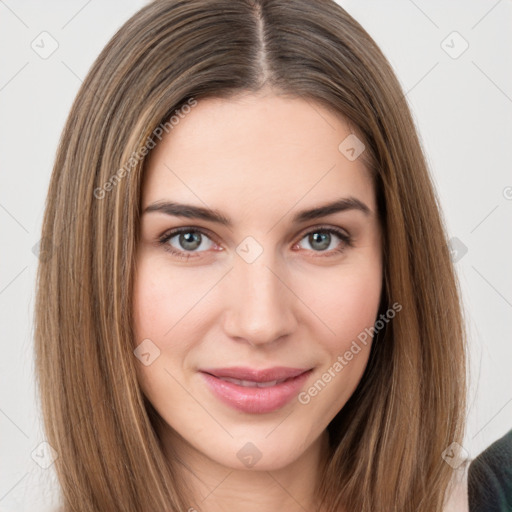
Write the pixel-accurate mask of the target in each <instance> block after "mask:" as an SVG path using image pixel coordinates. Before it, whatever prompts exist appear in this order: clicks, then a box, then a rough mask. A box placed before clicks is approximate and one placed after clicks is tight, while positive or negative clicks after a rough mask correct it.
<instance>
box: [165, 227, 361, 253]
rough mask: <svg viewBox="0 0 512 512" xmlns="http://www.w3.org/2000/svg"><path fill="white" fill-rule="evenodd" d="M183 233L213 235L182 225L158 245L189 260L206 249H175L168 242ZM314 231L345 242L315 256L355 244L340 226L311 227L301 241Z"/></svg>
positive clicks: (166, 233)
mask: <svg viewBox="0 0 512 512" xmlns="http://www.w3.org/2000/svg"><path fill="white" fill-rule="evenodd" d="M181 233H201V234H202V235H204V236H206V237H207V238H209V239H210V240H211V237H210V236H209V235H208V233H207V232H206V231H205V230H203V229H200V228H192V227H182V228H176V229H173V230H171V231H167V232H165V233H164V234H163V235H162V236H160V237H159V238H158V241H157V243H158V245H160V246H163V249H164V250H165V251H167V252H170V253H171V254H173V255H174V256H178V257H181V258H185V259H187V260H189V259H190V258H191V257H192V258H195V257H196V256H192V254H194V252H199V253H201V252H204V251H177V250H176V249H174V248H173V247H171V246H170V245H169V244H168V243H167V242H168V241H169V240H171V239H172V238H174V237H175V236H176V235H179V234H181ZM312 233H329V234H334V235H336V236H337V237H338V238H340V240H342V242H343V243H342V246H341V247H338V248H336V249H331V250H330V251H327V252H325V251H313V252H319V253H320V254H318V256H315V257H320V258H329V257H332V256H336V255H337V254H341V253H343V252H344V251H345V249H346V248H347V247H352V246H353V240H352V237H351V236H350V235H348V234H347V233H345V232H344V231H342V230H340V229H338V228H333V227H331V226H318V227H315V228H314V229H311V230H309V231H307V232H305V233H304V234H303V235H302V236H301V238H300V239H299V242H300V241H302V240H303V239H304V238H305V237H306V236H307V235H310V234H312ZM213 241H214V240H213ZM214 243H216V242H215V241H214ZM322 253H324V254H322ZM185 255H186V256H185Z"/></svg>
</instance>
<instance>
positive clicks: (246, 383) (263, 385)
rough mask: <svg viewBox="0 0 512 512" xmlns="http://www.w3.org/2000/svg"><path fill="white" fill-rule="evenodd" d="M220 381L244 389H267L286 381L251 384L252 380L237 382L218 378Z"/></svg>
mask: <svg viewBox="0 0 512 512" xmlns="http://www.w3.org/2000/svg"><path fill="white" fill-rule="evenodd" d="M219 379H220V380H225V381H226V382H231V383H233V384H237V385H238V386H244V387H246V388H268V387H270V386H275V385H276V384H280V383H281V382H284V381H285V380H286V379H281V380H271V381H269V382H253V381H252V380H238V379H232V378H230V377H219Z"/></svg>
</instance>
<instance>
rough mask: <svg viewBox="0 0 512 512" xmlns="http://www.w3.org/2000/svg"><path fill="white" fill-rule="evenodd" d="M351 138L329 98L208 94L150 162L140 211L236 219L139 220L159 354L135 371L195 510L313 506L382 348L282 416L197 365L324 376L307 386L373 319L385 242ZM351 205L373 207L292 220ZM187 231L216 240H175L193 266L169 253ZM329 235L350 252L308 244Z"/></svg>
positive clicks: (140, 268) (141, 314) (148, 318)
mask: <svg viewBox="0 0 512 512" xmlns="http://www.w3.org/2000/svg"><path fill="white" fill-rule="evenodd" d="M350 133H351V131H350V129H349V126H348V125H347V124H346V122H345V121H344V120H343V118H341V117H340V116H339V115H335V114H334V113H333V112H330V111H329V110H327V109H325V108H324V107H322V106H321V105H319V104H317V103H314V102H312V101H310V100H307V101H306V100H304V99H299V98H294V99H292V98H286V97H283V96H281V95H279V94H276V93H272V92H269V91H265V93H260V94H257V95H254V94H242V95H238V96H237V97H234V98H230V99H229V100H226V99H217V98H216V99H204V100H199V101H198V104H197V106H195V107H194V108H193V109H191V111H190V113H188V114H187V115H186V116H183V118H182V119H180V121H179V124H178V125H176V126H174V128H173V130H172V131H170V133H168V134H167V135H165V136H164V137H163V139H162V141H161V142H160V143H159V144H158V145H157V146H156V148H155V149H153V150H152V152H151V154H150V155H149V160H148V162H147V170H146V174H145V177H144V182H143V191H142V211H143V212H144V210H145V209H146V207H147V206H148V205H151V204H153V203H155V202H158V201H171V200H172V201H176V202H180V203H187V204H192V205H196V206H203V207H205V206H207V207H209V208H212V209H216V210H219V211H220V212H222V213H223V214H224V215H225V216H227V217H229V218H230V219H231V220H232V222H233V227H232V228H228V227H226V226H222V225H218V224H215V223H213V222H210V221H205V220H201V219H187V218H178V217H174V216H170V215H167V214H165V213H162V212H147V213H143V214H142V217H141V228H140V241H139V246H138V253H137V266H136V278H135V287H134V323H135V325H134V328H135V333H136V340H135V346H137V345H138V344H139V343H140V342H141V341H142V340H144V339H150V340H151V342H152V343H153V344H154V346H156V347H158V349H159V350H160V354H159V355H158V356H157V357H156V358H155V359H154V360H153V361H152V362H151V364H149V365H148V366H145V365H143V364H138V365H137V367H138V370H137V371H138V378H139V382H140V385H141V388H142V390H143V392H144V394H145V395H146V396H147V397H148V399H149V400H150V402H151V403H152V404H153V406H154V407H155V409H156V410H157V411H158V413H159V415H160V416H161V417H162V418H163V420H164V426H163V427H162V428H160V429H159V435H160V436H161V438H162V439H163V441H164V446H165V450H166V453H167V454H168V456H169V457H171V456H176V455H177V456H178V457H179V458H180V459H181V460H182V461H183V462H184V463H185V464H186V465H187V467H188V469H187V470H184V471H183V472H182V474H183V475H184V477H185V478H186V480H187V483H188V489H191V490H192V492H193V493H194V496H195V497H196V499H195V501H193V502H192V503H191V504H190V506H191V508H192V510H193V509H196V510H199V509H200V510H202V511H207V512H214V511H220V510H242V509H243V510H244V511H246V512H251V511H256V510H258V511H261V510H266V511H278V510H279V511H282V510H287V511H295V510H304V509H307V510H314V509H315V499H314V489H315V485H316V483H317V475H318V473H319V467H320V464H321V463H322V461H324V460H325V457H326V455H327V453H328V452H327V449H328V448H327V446H328V445H327V440H328V438H327V431H326V427H327V425H328V424H329V422H330V421H331V420H332V419H333V418H334V416H335V415H336V414H337V413H338V411H340V409H342V407H343V406H344V404H345V403H346V402H347V400H348V399H349V397H350V396H351V394H352V393H353V391H354V390H355V388H356V386H357V384H358V383H359V381H360V379H361V376H362V374H363V371H364V369H365V366H366V364H367V360H368V355H369V350H370V346H371V339H370V340H369V343H368V344H367V346H362V349H361V351H360V352H358V353H357V355H354V357H353V359H352V360H351V361H348V362H347V361H346V362H347V363H348V364H346V365H345V366H344V367H343V369H342V370H341V371H338V372H335V377H334V378H331V381H330V382H329V383H328V384H327V385H326V386H325V387H323V389H322V390H321V391H320V392H318V393H317V394H316V396H314V397H311V400H310V401H309V403H307V404H303V403H300V402H299V401H298V400H297V399H293V400H292V401H291V402H289V403H288V404H286V405H285V406H284V407H282V408H281V409H279V410H277V411H274V412H271V413H265V414H249V413H245V412H240V411H238V410H235V409H233V408H231V407H230V406H228V405H225V404H224V403H222V402H220V401H219V400H218V399H217V398H216V397H215V396H214V395H213V394H212V393H211V391H210V389H209V388H208V387H207V386H206V384H205V383H204V381H203V378H202V376H201V374H199V373H198V369H199V368H205V367H217V368H219V367H228V366H249V367H253V368H258V369H262V368H269V367H273V366H291V367H300V368H313V373H312V374H311V375H310V376H309V378H308V380H307V382H306V384H305V385H304V387H303V390H308V389H309V388H310V387H311V386H312V385H313V384H314V383H315V382H317V381H318V379H320V378H321V377H322V374H324V373H325V372H327V371H328V369H329V368H331V372H332V367H333V364H334V363H335V362H336V361H337V358H338V356H340V355H341V356H343V354H345V352H346V351H347V350H348V349H349V348H350V346H351V343H352V342H353V341H354V340H355V339H356V338H357V336H358V334H359V333H361V332H362V331H363V330H364V329H365V327H370V326H372V325H373V324H374V322H375V320H376V317H377V313H378V305H379V300H380V295H381V286H382V253H381V232H380V225H379V222H378V217H377V214H376V197H375V191H374V188H373V184H372V181H371V178H370V175H369V173H368V171H367V169H366V168H365V166H364V164H363V162H362V158H357V159H356V160H354V161H350V160H349V159H347V158H346V157H345V156H344V155H343V154H342V153H341V152H340V151H339V150H338V146H339V144H340V143H341V141H343V140H344V139H345V137H347V136H348V135H349V134H350ZM347 196H352V197H355V198H357V199H359V200H360V201H362V202H363V203H365V204H366V205H367V206H368V208H369V210H370V213H369V214H368V215H365V214H364V213H363V212H361V211H358V210H347V211H343V212H337V213H334V214H330V215H328V216H325V217H323V218H321V219H314V220H310V221H306V222H303V223H302V224H300V225H293V224H292V223H291V218H292V216H293V215H294V214H295V213H297V212H298V211H301V210H303V209H309V208H313V207H316V206H319V205H323V204H325V203H328V202H331V201H334V200H336V199H339V198H341V197H347ZM177 227H190V228H194V229H203V230H205V231H206V232H207V234H206V235H202V234H201V233H197V231H196V232H195V233H196V234H197V236H198V237H199V238H200V239H201V240H202V241H201V244H200V246H199V247H198V248H196V249H190V247H191V246H190V245H188V246H187V245H186V244H185V246H184V245H183V243H181V244H180V236H179V235H177V236H174V238H172V239H171V240H170V241H168V242H167V245H168V246H172V247H173V248H174V249H175V250H178V251H182V252H184V253H186V252H187V251H188V252H189V253H191V256H190V258H189V259H188V260H187V259H185V258H184V257H178V256H175V255H172V254H171V253H169V252H168V251H166V250H165V248H164V247H165V246H164V245H158V243H157V241H158V239H159V237H160V236H161V235H162V234H164V233H165V232H166V231H169V230H170V229H172V228H177ZM319 227H322V228H325V227H338V228H340V229H341V230H343V231H344V232H348V233H349V234H350V235H351V236H352V240H353V241H352V244H353V245H352V246H347V245H346V243H345V242H344V241H343V240H341V239H340V238H338V237H337V235H335V234H332V235H330V242H329V239H328V240H327V244H328V246H327V248H326V249H323V250H322V248H321V243H320V242H316V243H315V240H314V239H312V237H310V236H308V235H310V234H311V233H318V232H319V233H325V231H323V230H322V229H317V228H319ZM191 230H192V231H193V229H191ZM248 236H251V237H252V238H253V239H254V240H255V241H257V244H259V246H260V247H261V248H262V250H263V252H262V253H261V255H260V256H259V257H258V258H257V259H256V260H255V261H253V262H251V263H248V262H247V261H246V260H244V259H243V258H242V257H240V256H239V255H238V253H237V252H236V249H237V247H238V246H239V245H240V244H241V242H242V241H243V240H244V239H245V238H246V237H248ZM317 236H318V235H317ZM326 236H327V237H329V235H328V234H327V235H326ZM189 237H190V235H189ZM252 243H254V242H252ZM196 245H198V244H196ZM339 247H344V251H343V252H341V253H336V252H335V249H336V248H339ZM329 253H330V256H328V255H327V254H329ZM326 255H327V256H326ZM248 442H250V443H252V444H253V445H255V446H256V447H257V449H258V450H259V452H260V453H261V458H260V459H259V460H258V462H257V463H256V464H255V465H254V466H253V467H251V468H248V467H247V466H246V465H245V464H244V463H243V462H242V461H241V460H240V459H239V458H238V457H237V453H238V452H239V450H240V449H241V448H242V447H244V445H246V443H248ZM171 454H176V455H171Z"/></svg>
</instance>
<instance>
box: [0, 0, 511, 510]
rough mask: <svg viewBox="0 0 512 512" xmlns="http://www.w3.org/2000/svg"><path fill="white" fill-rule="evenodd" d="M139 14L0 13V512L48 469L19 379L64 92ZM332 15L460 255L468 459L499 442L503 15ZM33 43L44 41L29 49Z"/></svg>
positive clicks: (504, 386) (506, 283) (487, 11)
mask: <svg viewBox="0 0 512 512" xmlns="http://www.w3.org/2000/svg"><path fill="white" fill-rule="evenodd" d="M145 3H146V2H144V1H142V0H139V1H136V0H129V1H126V0H125V1H108V2H107V1H103V2H100V1H98V0H89V1H85V0H72V1H66V2H64V1H60V2H57V1H46V2H44V3H42V2H36V1H35V0H31V1H28V0H25V1H23V0H20V1H17V2H15V1H14V0H0V52H1V59H2V60H1V63H2V64H1V67H0V119H1V124H0V129H1V134H0V144H1V146H0V157H1V186H0V236H1V238H0V239H1V241H2V252H1V265H0V314H1V329H2V333H1V343H2V344H1V356H0V375H1V390H0V460H1V466H0V511H16V512H19V511H25V510H34V507H35V504H37V510H40V511H44V510H47V509H49V507H50V506H51V503H52V489H54V488H55V486H54V483H52V482H54V474H53V466H50V468H49V469H43V468H41V467H40V466H39V465H38V464H37V463H36V462H35V460H37V453H39V452H37V450H41V448H40V447H39V445H40V443H41V442H42V441H44V437H43V434H42V430H41V424H40V420H39V415H38V404H37V399H36V395H35V389H34V379H33V356H32V349H33V345H32V334H33V329H32V320H33V313H32V309H33V305H34V280H35V273H36V267H37V258H36V257H35V255H34V254H33V252H32V248H33V246H34V245H35V244H36V243H37V242H38V240H39V231H40V227H41V221H42V215H43V208H44V201H45V196H46V191H47V187H48V183H49V178H50V172H51V169H52V165H53V160H54V157H55V151H56V148H57V143H58V140H59V137H60V133H61V130H62V128H63V125H64V121H65V119H66V116H67V114H68V111H69V109H70V107H71V103H72V101H73V99H74V97H75V95H76V93H77V91H78V87H79V85H80V83H81V81H82V80H83V78H84V77H85V75H86V74H87V71H88V69H89V67H90V66H91V64H92V62H93V61H94V59H95V58H96V56H97V55H98V54H99V52H100V51H101V49H102V48H103V46H104V45H105V44H106V43H107V41H108V40H109V39H110V37H111V36H112V35H113V34H114V32H115V31H116V30H117V29H118V28H119V27H120V26H121V25H122V24H123V23H124V21H126V20H127V19H128V18H129V17H130V16H131V15H132V14H133V13H135V12H136V11H137V10H138V9H139V8H140V7H142V6H143V5H145ZM340 4H341V5H342V6H343V7H345V8H346V9H347V11H348V12H349V13H350V14H352V15H353V16H354V17H355V18H356V19H357V20H358V21H359V22H360V23H361V24H362V25H363V27H365V29H366V30H367V31H368V32H369V33H370V34H371V35H372V37H373V38H374V39H375V40H376V42H377V43H378V44H379V45H380V47H381V48H382V50H383V51H384V53H385V54H386V56H387V57H388V59H389V60H390V62H391V64H392V66H393V67H394V69H395V71H396V73H397V75H398V77H399V80H400V82H401V83H402V85H403V88H404V90H405V91H406V92H407V98H408V100H409V102H410V105H411V108H412V110H413V114H414V117H415V120H416V123H417V126H418V129H419V131H420V135H421V139H422V143H423V145H424V148H425V150H426V153H427V155H428V159H429V165H430V168H431V172H432V175H433V178H434V181H435V183H436V186H437V191H438V194H439V197H440V199H441V202H442V205H443V210H444V215H445V218H446V223H447V227H448V231H449V236H450V238H453V237H456V238H457V239H458V240H459V242H456V243H457V244H458V247H462V248H464V247H466V248H467V253H465V254H463V253H464V251H462V252H461V251H460V250H459V252H458V256H456V257H457V258H460V259H459V260H458V261H457V263H456V268H457V271H458V273H459V277H460V281H461V286H462V290H463V294H464V302H465V308H466V312H467V324H468V331H469V334H470V343H471V359H472V362H471V372H472V375H471V389H470V410H469V416H468V432H467V437H466V441H465V443H464V449H465V450H466V451H467V455H468V456H469V457H474V456H476V455H477V454H478V453H479V452H480V451H481V450H482V449H483V448H485V447H486V446H487V445H489V444H490V443H491V442H493V441H494V440H496V439H498V438H499V437H501V436H502V435H503V434H505V432H507V431H508V430H509V429H510V428H512V376H511V370H510V362H511V361H512V343H511V341H512V336H511V335H512V332H511V331H512V328H511V325H510V318H511V312H512V275H511V274H512V272H511V264H510V263H511V258H510V255H511V253H512V251H511V246H512V237H511V229H510V228H511V220H512V173H511V168H510V166H511V162H512V149H511V146H512V144H511V141H512V74H511V67H512V64H511V62H512V61H511V47H512V44H511V43H512V32H511V31H510V27H511V26H512V2H511V1H510V0H499V1H496V0H492V1H484V0H472V1H463V0H459V1H451V2H444V1H442V0H428V1H427V0H415V1H412V0H394V1H382V0H345V1H340ZM44 31H46V32H48V33H49V34H50V35H51V36H47V35H42V36H41V35H40V34H41V32H44ZM454 31H456V32H458V33H459V34H460V37H459V36H458V35H457V34H453V32H454ZM43 38H44V40H43V41H41V39H43ZM52 39H54V40H55V41H56V42H57V44H58V48H57V49H56V50H55V52H54V53H53V54H51V55H50V56H48V57H47V58H41V56H40V55H38V53H36V51H34V49H33V48H32V46H34V47H35V48H37V49H38V51H39V52H40V53H42V52H44V51H46V52H48V51H49V50H50V49H51V44H52ZM443 41H444V42H443ZM465 42H467V44H468V45H469V46H468V48H467V50H466V51H464V52H463V53H461V54H460V55H459V53H460V52H461V51H462V50H463V49H464V47H465V45H466V43H465ZM53 44H54V43H53ZM31 45H32V46H31ZM44 56H46V55H44ZM455 57H456V58H455ZM507 141H508V142H507ZM462 244H463V245H462ZM461 255H462V257H461ZM447 342H448V340H447ZM38 447H39V448H38ZM34 450H36V454H35V455H34V458H32V454H33V452H34ZM41 453H42V452H41ZM43 458H44V457H43ZM34 459H35V460H34Z"/></svg>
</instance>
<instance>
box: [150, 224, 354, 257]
mask: <svg viewBox="0 0 512 512" xmlns="http://www.w3.org/2000/svg"><path fill="white" fill-rule="evenodd" d="M333 235H335V236H334V238H333ZM336 238H338V239H339V240H341V242H342V243H340V242H338V243H336V240H335V239H336ZM174 239H176V240H174ZM305 239H307V242H308V243H309V244H310V245H311V247H313V249H312V252H317V253H326V254H325V255H324V254H320V255H319V256H334V255H336V254H339V253H342V252H344V251H345V249H346V248H347V247H351V246H352V238H351V236H350V235H349V234H348V233H346V232H344V231H342V230H341V229H339V228H333V227H317V228H315V229H314V230H310V231H308V232H307V233H306V234H305V235H303V236H302V238H301V239H300V241H302V240H305ZM333 242H334V243H333ZM158 244H159V245H162V246H163V248H164V249H165V250H166V251H168V252H170V253H171V254H173V255H175V256H177V257H180V258H184V259H187V260H188V259H190V258H191V257H195V256H192V255H193V253H195V252H205V251H208V249H212V248H215V250H219V246H218V245H217V244H216V243H215V242H213V241H212V240H211V238H210V237H209V235H208V234H207V233H206V232H205V231H204V230H202V229H198V228H191V227H183V228H177V229H173V230H172V231H168V232H167V233H164V234H163V235H162V236H161V237H160V238H159V239H158ZM332 245H333V247H331V246H332ZM298 246H300V242H299V243H297V244H295V245H294V247H298ZM329 247H331V249H330V250H328V249H329ZM201 249H202V250H201Z"/></svg>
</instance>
